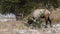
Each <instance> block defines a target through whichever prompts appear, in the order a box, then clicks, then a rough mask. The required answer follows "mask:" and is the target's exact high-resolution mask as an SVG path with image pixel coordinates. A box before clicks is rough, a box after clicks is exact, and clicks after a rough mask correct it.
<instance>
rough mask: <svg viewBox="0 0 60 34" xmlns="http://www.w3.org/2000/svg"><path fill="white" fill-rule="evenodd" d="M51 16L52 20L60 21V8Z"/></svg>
mask: <svg viewBox="0 0 60 34" xmlns="http://www.w3.org/2000/svg"><path fill="white" fill-rule="evenodd" d="M50 17H51V19H52V22H60V9H57V10H53V11H52V14H51V16H50Z"/></svg>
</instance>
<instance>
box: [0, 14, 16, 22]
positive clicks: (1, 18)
mask: <svg viewBox="0 0 60 34" xmlns="http://www.w3.org/2000/svg"><path fill="white" fill-rule="evenodd" d="M12 20H13V21H15V20H16V18H15V15H14V14H12V13H10V14H6V15H3V14H1V13H0V22H7V21H12Z"/></svg>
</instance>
